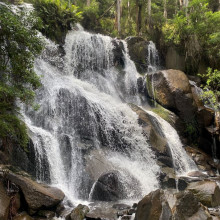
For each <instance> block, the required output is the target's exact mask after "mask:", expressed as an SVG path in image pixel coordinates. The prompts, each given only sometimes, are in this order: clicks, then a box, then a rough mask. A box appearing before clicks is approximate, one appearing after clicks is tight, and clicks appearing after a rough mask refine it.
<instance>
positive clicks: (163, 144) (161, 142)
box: [130, 104, 172, 167]
mask: <svg viewBox="0 0 220 220" xmlns="http://www.w3.org/2000/svg"><path fill="white" fill-rule="evenodd" d="M130 107H131V109H132V110H133V111H134V112H136V114H137V115H138V117H139V118H138V123H139V124H140V125H141V126H142V128H143V134H144V135H145V136H146V137H147V138H148V139H149V142H150V145H151V146H152V150H153V151H154V152H155V153H156V155H157V156H160V157H161V160H163V159H164V160H163V162H165V163H168V164H169V165H168V166H171V167H172V159H171V158H170V155H171V154H170V150H169V147H168V144H167V141H166V139H165V138H164V135H163V132H162V130H161V128H160V125H159V124H158V123H157V122H156V121H155V120H154V119H153V118H152V116H151V115H149V114H148V113H147V112H145V111H144V110H143V109H141V108H139V107H138V106H136V105H133V104H130ZM158 160H159V157H158ZM161 160H159V161H161Z"/></svg>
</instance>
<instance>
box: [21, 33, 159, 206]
mask: <svg viewBox="0 0 220 220" xmlns="http://www.w3.org/2000/svg"><path fill="white" fill-rule="evenodd" d="M117 43H119V42H117ZM122 44H123V48H124V49H123V56H124V57H123V59H124V63H125V66H124V68H123V69H119V68H116V67H115V66H114V54H113V49H114V46H113V43H112V39H111V38H110V37H106V36H102V35H99V34H91V33H88V32H85V31H83V30H82V29H79V31H72V32H70V33H68V35H67V37H66V42H65V45H64V52H65V53H63V54H65V55H64V56H63V57H62V56H58V55H57V53H56V49H57V46H56V45H55V44H53V43H52V42H50V41H47V49H46V51H45V52H44V53H43V54H42V56H41V57H40V58H38V59H37V60H36V62H35V71H36V73H37V74H38V75H39V77H40V78H41V82H42V87H41V88H40V89H39V90H38V91H37V96H36V102H37V103H39V104H40V107H39V109H38V110H37V111H33V110H31V109H27V108H24V109H23V112H24V113H23V114H24V120H25V122H26V124H27V126H28V128H29V135H30V137H31V138H32V141H33V144H34V148H35V152H36V155H37V161H36V163H37V174H36V175H37V177H38V179H39V180H40V181H44V182H45V181H46V182H48V183H51V184H52V185H55V186H58V187H59V188H61V189H62V190H63V191H64V192H65V194H66V196H67V197H68V198H69V199H70V200H71V201H73V202H74V201H77V200H78V199H84V200H88V198H89V194H91V189H92V185H93V184H94V182H95V181H96V180H97V178H96V179H94V178H92V177H91V175H90V173H89V171H88V170H89V166H90V165H88V161H89V160H93V159H94V157H93V156H92V154H93V153H94V154H99V155H102V157H103V158H104V159H103V161H104V163H105V164H103V165H102V167H101V168H103V167H106V170H105V171H108V170H117V171H119V172H120V174H121V177H122V179H121V182H122V183H123V186H124V188H125V191H126V196H125V198H127V199H129V198H134V197H135V196H137V195H140V196H143V195H145V194H147V193H149V192H150V191H152V190H154V189H156V188H158V187H159V184H158V180H157V175H158V173H159V167H158V165H157V164H156V161H155V160H154V157H155V156H154V154H153V152H152V151H151V149H150V146H149V145H148V143H147V140H146V137H145V136H144V135H143V134H142V128H141V127H140V126H139V124H138V116H137V115H136V113H134V112H133V111H132V110H131V109H130V107H129V106H128V105H127V104H126V102H133V103H136V104H139V103H140V101H139V98H138V95H137V71H136V68H135V66H134V63H133V62H132V61H131V60H130V58H129V56H128V53H127V46H126V44H125V42H122ZM100 159H101V158H100ZM100 159H99V160H100ZM45 167H47V169H45ZM97 169H98V168H97ZM97 172H98V171H97ZM101 174H102V173H99V175H101ZM133 180H135V181H134V182H135V184H134V185H133V186H132V187H133V188H132V189H131V188H129V182H130V181H133ZM134 192H138V193H137V195H135V193H134Z"/></svg>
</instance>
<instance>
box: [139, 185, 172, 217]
mask: <svg viewBox="0 0 220 220" xmlns="http://www.w3.org/2000/svg"><path fill="white" fill-rule="evenodd" d="M171 218H172V212H171V209H170V207H169V205H168V203H167V202H166V200H165V198H164V192H163V191H162V190H159V189H158V190H156V191H153V192H151V193H150V194H148V195H147V196H145V197H144V198H143V199H142V200H141V201H140V202H139V203H138V207H137V212H136V215H135V220H159V219H160V220H171Z"/></svg>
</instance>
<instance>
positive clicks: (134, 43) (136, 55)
mask: <svg viewBox="0 0 220 220" xmlns="http://www.w3.org/2000/svg"><path fill="white" fill-rule="evenodd" d="M125 40H126V42H127V44H128V50H129V55H130V58H131V60H133V61H134V63H135V65H136V68H137V71H138V72H139V73H145V72H146V71H147V68H148V63H147V59H146V58H147V57H148V44H149V42H148V41H146V40H144V39H143V38H141V37H128V38H126V39H125Z"/></svg>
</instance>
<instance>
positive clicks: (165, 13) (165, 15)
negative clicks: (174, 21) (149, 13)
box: [163, 0, 167, 20]
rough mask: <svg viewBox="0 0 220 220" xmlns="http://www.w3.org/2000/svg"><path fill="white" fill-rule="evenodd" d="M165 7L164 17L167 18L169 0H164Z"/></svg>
mask: <svg viewBox="0 0 220 220" xmlns="http://www.w3.org/2000/svg"><path fill="white" fill-rule="evenodd" d="M163 8H164V10H163V11H164V12H163V15H164V18H165V19H166V20H167V0H163Z"/></svg>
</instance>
